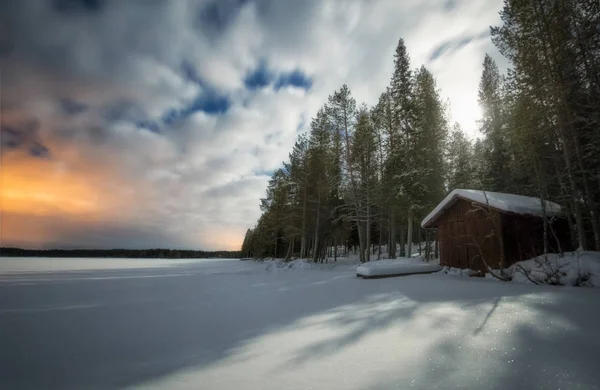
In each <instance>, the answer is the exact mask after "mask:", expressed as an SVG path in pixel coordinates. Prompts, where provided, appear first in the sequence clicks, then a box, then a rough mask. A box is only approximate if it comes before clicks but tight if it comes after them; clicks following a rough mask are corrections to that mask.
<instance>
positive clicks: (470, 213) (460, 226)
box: [438, 199, 504, 270]
mask: <svg viewBox="0 0 600 390" xmlns="http://www.w3.org/2000/svg"><path fill="white" fill-rule="evenodd" d="M474 210H475V209H474V208H473V207H472V205H471V203H470V202H468V201H466V200H463V199H458V200H457V201H456V202H455V203H454V204H453V205H452V206H451V207H450V208H448V209H447V210H446V211H445V212H444V213H443V215H441V216H440V218H439V219H438V234H439V241H440V243H439V245H440V264H441V265H446V266H450V267H456V268H471V269H481V270H484V269H485V268H484V265H483V262H482V261H481V257H482V256H483V257H484V258H485V261H486V262H487V264H488V265H489V266H491V267H497V266H498V265H499V262H500V259H501V256H502V253H503V250H504V248H502V247H501V245H500V240H499V238H498V232H494V230H495V228H496V226H497V225H498V226H501V223H502V221H501V219H500V215H499V213H498V212H497V211H495V210H489V211H486V212H483V211H481V210H479V211H474ZM492 234H493V235H492ZM500 234H501V233H500Z"/></svg>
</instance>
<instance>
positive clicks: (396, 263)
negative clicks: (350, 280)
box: [356, 258, 442, 278]
mask: <svg viewBox="0 0 600 390" xmlns="http://www.w3.org/2000/svg"><path fill="white" fill-rule="evenodd" d="M441 269H442V267H441V266H440V265H439V264H435V263H426V262H424V261H422V260H421V259H418V258H410V259H409V258H401V259H394V260H379V261H371V262H368V263H365V264H361V265H360V266H359V267H358V268H357V269H356V276H360V277H363V278H376V277H385V276H400V275H411V274H425V273H432V272H437V271H440V270H441Z"/></svg>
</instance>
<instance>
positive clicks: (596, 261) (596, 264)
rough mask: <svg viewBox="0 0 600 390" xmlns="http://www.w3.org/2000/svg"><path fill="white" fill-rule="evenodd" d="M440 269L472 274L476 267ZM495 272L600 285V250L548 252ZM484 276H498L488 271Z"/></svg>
mask: <svg viewBox="0 0 600 390" xmlns="http://www.w3.org/2000/svg"><path fill="white" fill-rule="evenodd" d="M440 273H443V274H448V275H458V276H470V275H472V274H474V273H475V271H472V270H469V269H457V268H451V267H444V268H442V270H441V271H440ZM494 273H496V274H497V275H504V276H505V277H507V278H508V279H510V281H511V282H515V283H533V284H551V285H557V286H584V287H600V252H592V251H575V252H567V253H565V254H564V255H563V256H561V255H560V254H558V253H548V255H546V256H543V255H542V256H538V257H534V258H533V259H529V260H525V261H520V262H518V263H515V264H513V265H511V266H510V267H509V268H507V269H505V270H504V271H503V272H501V270H494ZM485 277H486V278H491V279H495V278H494V277H493V276H492V275H491V274H489V273H488V274H486V275H485Z"/></svg>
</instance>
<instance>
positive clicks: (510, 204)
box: [421, 189, 562, 228]
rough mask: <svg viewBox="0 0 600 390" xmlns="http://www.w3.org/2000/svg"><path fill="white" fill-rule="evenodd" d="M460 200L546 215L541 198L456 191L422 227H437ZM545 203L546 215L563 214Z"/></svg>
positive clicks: (511, 211)
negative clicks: (447, 210)
mask: <svg viewBox="0 0 600 390" xmlns="http://www.w3.org/2000/svg"><path fill="white" fill-rule="evenodd" d="M458 199H465V200H467V201H471V202H475V203H479V204H481V205H484V206H485V205H489V206H490V207H491V208H493V209H496V210H498V211H500V212H505V213H514V214H521V215H534V216H538V217H541V216H543V215H544V211H543V210H542V201H541V200H540V198H534V197H530V196H523V195H514V194H504V193H501V192H490V191H480V190H464V189H456V190H454V191H452V192H450V193H449V194H448V196H446V197H445V198H444V200H442V201H441V202H440V203H439V204H438V205H437V206H436V208H434V209H433V211H431V212H430V213H429V214H428V215H427V216H426V217H425V218H424V219H423V221H422V222H421V226H422V227H424V228H425V227H432V226H435V225H434V223H435V221H436V220H437V219H438V217H439V216H440V215H441V214H443V212H444V211H445V210H446V209H448V208H449V207H451V206H452V205H453V204H454V203H455V202H456V201H457V200H458ZM544 203H545V205H546V211H545V214H546V215H547V216H557V215H561V214H562V210H561V207H560V206H559V205H558V204H556V203H554V202H550V201H545V202H544Z"/></svg>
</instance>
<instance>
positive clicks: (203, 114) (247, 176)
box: [0, 0, 503, 250]
mask: <svg viewBox="0 0 600 390" xmlns="http://www.w3.org/2000/svg"><path fill="white" fill-rule="evenodd" d="M501 6H502V1H501V0H486V1H481V0H380V1H378V0H364V1H363V0H322V1H321V0H320V1H316V0H315V1H313V0H307V1H296V0H173V1H160V0H139V1H137V0H48V1H43V0H5V1H2V2H0V58H1V64H0V65H1V66H0V72H1V73H0V78H1V79H0V82H1V84H0V86H1V94H0V104H1V106H0V114H1V122H2V123H1V124H2V127H1V147H2V149H1V153H2V155H1V164H2V165H1V167H2V172H1V183H0V184H1V203H0V206H1V219H0V225H1V231H0V233H1V243H2V245H3V246H21V247H28V248H155V247H161V248H185V249H207V250H216V249H233V250H236V249H239V247H240V245H241V242H242V240H243V236H244V234H245V232H246V229H248V228H251V227H253V226H254V224H255V222H256V219H257V218H258V216H259V215H260V210H259V200H260V198H261V197H263V196H264V194H265V189H266V185H267V182H268V179H269V175H270V173H271V172H273V171H274V170H275V169H277V168H278V167H279V166H280V165H281V163H282V161H283V160H285V159H287V157H288V154H289V152H290V150H291V147H292V145H293V143H294V141H295V140H296V137H297V135H298V134H299V133H301V132H303V131H306V130H307V129H308V125H309V123H310V119H311V118H312V117H313V116H314V115H315V114H316V111H317V110H318V109H319V107H320V106H322V105H323V103H325V101H326V100H327V97H328V95H330V94H332V93H333V92H334V91H335V90H337V89H339V87H340V86H341V85H342V84H344V83H346V84H348V86H349V88H350V89H351V91H352V93H353V96H354V97H355V98H356V100H357V102H359V103H361V102H365V103H367V104H369V105H372V104H375V103H376V101H377V99H378V97H379V95H380V94H381V93H382V92H383V91H384V90H385V87H386V86H387V85H388V83H389V80H390V78H391V74H392V67H393V53H394V50H395V47H396V45H397V43H398V39H399V38H401V37H402V38H404V40H405V42H406V46H407V49H408V52H409V54H410V57H411V63H412V66H413V68H417V67H419V66H420V65H421V64H424V65H425V66H426V67H427V68H428V69H429V70H430V71H431V72H432V73H433V74H434V76H435V77H436V78H437V85H438V87H439V88H440V90H441V96H442V97H443V98H444V99H448V100H449V102H450V104H451V110H452V117H453V120H455V121H457V122H459V123H460V124H461V126H462V127H463V129H465V131H467V132H468V134H470V135H471V136H472V137H474V136H476V135H477V131H476V129H477V125H476V120H477V118H478V116H479V112H480V110H479V107H478V104H477V88H478V83H479V78H480V75H481V70H482V63H483V58H484V55H485V53H489V54H490V55H492V57H494V58H495V59H496V60H497V61H498V62H499V63H500V65H501V68H502V65H503V59H502V58H501V57H500V55H499V54H498V52H497V50H496V49H495V48H494V46H493V44H492V42H491V39H490V36H489V26H490V25H498V24H500V17H499V14H498V12H499V11H500V8H501Z"/></svg>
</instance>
